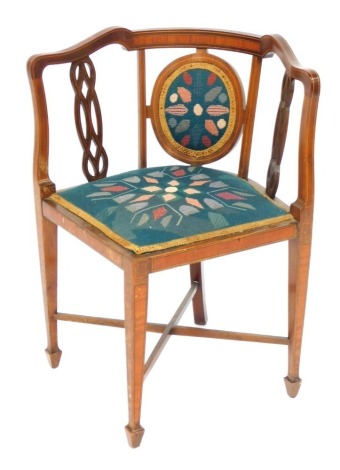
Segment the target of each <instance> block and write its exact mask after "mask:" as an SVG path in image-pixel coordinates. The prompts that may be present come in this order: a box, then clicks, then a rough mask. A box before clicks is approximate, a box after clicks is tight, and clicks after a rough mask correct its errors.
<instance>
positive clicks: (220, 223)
mask: <svg viewBox="0 0 340 470" xmlns="http://www.w3.org/2000/svg"><path fill="white" fill-rule="evenodd" d="M208 217H209V220H210V222H211V223H212V225H213V226H214V227H215V228H216V229H221V228H224V227H228V225H229V223H228V221H227V219H226V218H225V217H224V216H223V215H221V214H216V213H215V212H209V213H208Z"/></svg>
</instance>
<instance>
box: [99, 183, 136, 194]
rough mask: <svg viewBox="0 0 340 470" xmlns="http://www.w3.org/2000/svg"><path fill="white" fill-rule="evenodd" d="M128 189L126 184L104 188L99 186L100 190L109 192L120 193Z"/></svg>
mask: <svg viewBox="0 0 340 470" xmlns="http://www.w3.org/2000/svg"><path fill="white" fill-rule="evenodd" d="M127 189H129V188H128V187H126V186H118V185H116V186H107V187H106V188H101V190H102V191H110V192H111V193H120V192H121V191H126V190H127Z"/></svg>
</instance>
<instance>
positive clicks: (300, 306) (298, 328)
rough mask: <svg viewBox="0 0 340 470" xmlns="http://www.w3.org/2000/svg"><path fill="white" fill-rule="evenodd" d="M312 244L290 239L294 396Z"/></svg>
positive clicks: (290, 384)
mask: <svg viewBox="0 0 340 470" xmlns="http://www.w3.org/2000/svg"><path fill="white" fill-rule="evenodd" d="M310 253H311V244H310V243H306V244H301V242H300V241H299V240H298V239H297V240H296V239H294V240H290V241H289V305H288V308H289V326H288V336H289V339H290V344H289V347H288V376H287V377H285V384H286V388H287V393H288V395H289V396H290V397H292V398H294V397H296V395H297V394H298V392H299V389H300V385H301V379H300V376H299V369H300V356H301V345H302V333H303V325H304V317H305V307H306V296H307V286H308V272H309V263H310Z"/></svg>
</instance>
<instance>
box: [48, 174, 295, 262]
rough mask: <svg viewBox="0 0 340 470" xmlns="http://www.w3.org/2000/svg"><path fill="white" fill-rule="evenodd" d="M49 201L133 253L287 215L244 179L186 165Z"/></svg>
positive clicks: (94, 185) (76, 189) (75, 190)
mask: <svg viewBox="0 0 340 470" xmlns="http://www.w3.org/2000/svg"><path fill="white" fill-rule="evenodd" d="M51 199H53V200H54V201H56V202H57V203H58V204H60V205H62V206H64V207H66V208H67V209H69V210H70V211H72V212H73V213H75V214H77V215H78V216H80V217H82V218H83V219H85V220H86V221H88V222H90V223H91V224H93V225H94V226H96V227H97V228H99V229H100V230H102V231H103V232H104V233H105V234H106V235H107V236H109V237H110V238H111V239H113V240H114V241H116V242H118V243H119V244H121V245H122V246H124V247H126V248H128V249H130V250H132V251H134V252H135V253H138V254H139V253H144V252H150V251H156V250H161V249H164V248H168V247H174V246H178V245H183V244H185V243H189V242H195V241H199V240H203V239H209V238H213V237H216V236H221V235H224V234H228V233H232V232H238V231H243V230H247V229H251V228H252V227H256V226H261V225H264V224H268V223H276V222H279V221H283V220H289V219H291V215H290V214H289V213H288V212H287V211H286V210H285V209H284V208H282V207H280V206H279V205H277V204H276V203H274V202H273V201H272V200H271V199H269V198H268V197H266V196H265V195H263V194H261V193H259V192H258V191H257V190H256V189H254V188H253V187H252V186H251V185H250V184H249V183H247V182H246V181H244V180H243V179H241V178H239V177H237V176H235V175H233V174H231V173H227V172H224V171H219V170H215V169H212V168H207V167H194V166H185V165H176V166H165V167H164V166H163V167H156V168H144V169H140V170H134V171H130V172H127V173H122V174H119V175H115V176H110V177H107V178H104V179H101V180H98V181H94V182H90V183H86V184H83V185H80V186H77V187H73V188H70V189H66V190H61V191H59V192H57V193H56V194H54V195H53V196H51Z"/></svg>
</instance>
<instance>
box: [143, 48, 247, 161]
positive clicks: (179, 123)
mask: <svg viewBox="0 0 340 470" xmlns="http://www.w3.org/2000/svg"><path fill="white" fill-rule="evenodd" d="M243 106H244V98H243V89H242V85H241V83H240V80H239V78H238V76H237V74H236V73H235V71H234V69H233V68H232V67H231V66H230V65H229V64H228V63H227V62H225V61H224V60H222V59H220V58H219V57H216V56H213V55H211V54H208V53H207V52H202V51H199V52H197V53H196V54H191V55H189V56H185V57H181V58H180V59H177V60H175V61H174V62H172V63H170V64H169V65H168V66H167V67H166V68H165V69H164V70H163V71H162V72H161V73H160V75H159V77H158V79H157V81H156V83H155V87H154V90H153V94H152V100H151V110H152V112H151V120H152V125H153V128H154V131H155V134H156V136H157V139H158V141H159V142H160V144H161V145H162V147H163V148H164V149H165V150H166V151H167V152H168V153H169V154H170V155H172V156H173V157H175V158H177V159H179V160H181V161H184V162H186V163H190V164H195V163H196V164H203V163H208V162H212V161H215V160H218V159H219V158H221V157H223V156H224V155H226V154H227V153H228V152H229V151H230V150H231V149H232V147H233V146H234V144H235V143H236V141H237V139H238V137H239V134H240V131H241V128H242V123H243Z"/></svg>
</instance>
